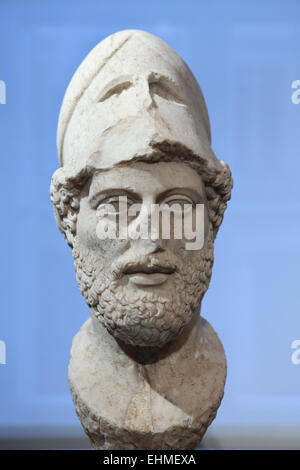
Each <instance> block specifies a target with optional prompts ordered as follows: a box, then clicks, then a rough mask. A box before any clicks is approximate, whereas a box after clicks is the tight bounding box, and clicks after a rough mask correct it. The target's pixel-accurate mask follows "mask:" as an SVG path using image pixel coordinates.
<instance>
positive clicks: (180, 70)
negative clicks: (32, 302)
mask: <svg viewBox="0 0 300 470" xmlns="http://www.w3.org/2000/svg"><path fill="white" fill-rule="evenodd" d="M58 153H59V160H60V164H61V167H60V168H59V169H58V170H57V171H56V172H55V173H54V175H53V178H52V182H51V200H52V202H53V204H54V210H55V217H56V221H57V225H58V227H59V229H60V230H61V231H62V232H63V234H64V236H65V238H66V240H67V242H68V244H69V245H70V246H71V248H72V251H73V258H74V262H75V263H74V266H75V270H76V275H77V281H78V284H79V287H80V290H81V292H82V294H83V295H84V297H85V300H86V302H87V304H88V306H89V308H90V311H91V315H92V316H93V317H94V318H95V319H98V320H99V322H101V323H102V324H103V325H104V326H105V327H106V328H107V330H108V331H109V332H110V333H111V334H112V335H113V336H114V337H115V338H116V339H118V340H121V341H123V342H124V343H126V344H131V345H135V346H154V347H162V346H164V345H165V344H166V343H168V342H169V341H171V340H173V339H174V338H176V337H177V336H178V335H179V334H180V333H181V331H182V330H183V329H184V327H185V326H186V325H187V324H188V323H189V322H190V321H191V319H192V318H193V316H195V315H198V314H199V307H200V304H201V300H202V298H203V295H204V294H205V292H206V290H207V288H208V286H209V281H210V278H211V272H212V266H213V249H214V239H215V237H216V234H217V232H218V229H219V226H220V224H221V222H222V219H223V215H224V211H225V209H226V203H227V201H228V200H229V199H230V192H231V188H232V179H231V174H230V170H229V168H228V166H227V165H226V164H225V163H223V162H221V161H220V160H218V159H217V158H216V156H215V155H214V153H213V151H212V149H211V146H210V126H209V119H208V114H207V110H206V106H205V102H204V99H203V96H202V93H201V90H200V88H199V86H198V84H197V82H196V80H195V78H194V76H193V75H192V72H191V71H190V70H189V68H188V67H187V65H186V64H185V63H184V62H183V60H182V59H181V58H180V57H179V56H178V55H177V54H176V53H175V52H174V51H173V50H172V49H171V48H170V47H169V46H167V45H166V44H165V43H164V42H163V41H161V40H160V39H158V38H156V37H155V36H152V35H150V34H148V33H144V32H142V31H122V32H120V33H116V34H114V35H113V36H110V37H109V38H107V39H105V40H104V41H103V42H101V43H100V44H98V46H96V47H95V49H93V51H92V52H91V53H90V54H89V55H88V57H87V58H86V59H85V60H84V62H83V63H82V64H81V66H80V67H79V69H78V70H77V72H76V73H75V75H74V77H73V79H72V81H71V83H70V85H69V88H68V90H67V92H66V95H65V98H64V101H63V105H62V109H61V113H60V118H59V124H58ZM120 197H123V198H124V197H126V206H125V211H126V214H128V218H127V222H126V224H127V227H128V228H129V227H133V226H134V227H137V226H142V225H143V223H144V222H145V221H149V220H150V215H151V213H152V211H153V207H154V206H153V205H155V204H156V205H159V206H161V205H162V204H164V207H171V208H172V204H174V203H176V204H178V205H179V207H184V205H185V204H188V205H189V207H191V217H192V219H193V220H194V219H195V214H196V206H197V204H198V205H199V204H200V205H202V207H203V208H204V211H203V219H202V221H203V223H202V226H201V229H202V230H203V245H201V247H200V248H199V249H187V240H186V238H185V236H183V237H181V238H176V237H175V236H174V232H173V231H172V227H171V231H170V236H169V237H168V238H164V237H163V236H162V233H161V224H159V225H158V231H156V232H155V233H153V232H151V230H149V234H148V237H143V238H141V237H139V238H132V237H128V236H127V237H125V238H118V237H114V238H113V237H107V238H102V239H101V238H100V237H99V233H98V229H99V223H100V224H101V223H103V221H104V220H105V222H106V223H110V222H109V220H110V219H109V217H110V215H109V214H108V215H106V216H105V218H104V219H103V218H102V221H101V220H100V219H99V210H101V208H103V207H104V206H105V205H107V204H110V207H111V206H113V207H115V208H116V214H117V219H114V223H116V221H117V224H120V212H122V211H121V209H120V204H119V201H120V199H119V198H120ZM134 204H138V205H139V206H138V207H139V210H138V211H136V212H135V213H130V208H131V207H133V205H134ZM122 210H123V211H124V208H123V209H122ZM175 216H176V215H175V213H174V214H173V215H172V217H173V218H172V217H171V219H170V220H171V221H172V224H174V220H175ZM194 226H195V224H194Z"/></svg>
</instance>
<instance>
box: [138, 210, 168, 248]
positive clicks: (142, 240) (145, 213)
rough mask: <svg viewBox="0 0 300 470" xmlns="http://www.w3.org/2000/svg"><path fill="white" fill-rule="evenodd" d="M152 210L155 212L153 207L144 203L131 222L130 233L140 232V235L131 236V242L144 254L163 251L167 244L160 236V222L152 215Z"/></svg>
mask: <svg viewBox="0 0 300 470" xmlns="http://www.w3.org/2000/svg"><path fill="white" fill-rule="evenodd" d="M153 211H154V212H155V208H153V207H152V205H151V204H150V203H148V204H144V206H143V207H142V209H141V211H140V213H139V215H138V217H137V218H136V219H135V221H134V222H132V224H131V230H132V232H131V233H139V234H141V233H142V235H141V236H134V237H133V240H134V243H133V244H134V245H135V246H136V248H137V249H141V250H142V251H143V253H144V254H151V253H158V252H161V251H164V250H165V249H166V245H167V240H166V239H163V237H162V230H161V226H160V223H159V221H157V220H156V218H155V217H153V214H152V212H153ZM152 217H153V218H152ZM157 222H158V223H157Z"/></svg>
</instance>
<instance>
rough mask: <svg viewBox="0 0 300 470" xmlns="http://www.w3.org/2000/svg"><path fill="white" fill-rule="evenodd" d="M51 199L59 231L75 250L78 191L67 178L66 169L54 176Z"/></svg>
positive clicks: (59, 170) (61, 169)
mask: <svg viewBox="0 0 300 470" xmlns="http://www.w3.org/2000/svg"><path fill="white" fill-rule="evenodd" d="M50 197H51V201H52V202H53V205H54V217H55V220H56V224H57V227H58V229H59V230H60V231H61V232H62V233H63V235H64V237H65V239H66V241H67V243H68V245H69V246H70V247H71V248H73V243H74V237H75V235H76V221H77V213H78V209H79V197H78V189H76V188H75V186H74V183H73V182H71V181H68V180H67V179H66V177H65V173H64V169H63V168H59V169H58V170H56V172H55V173H54V174H53V177H52V180H51V185H50Z"/></svg>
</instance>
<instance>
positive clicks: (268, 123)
mask: <svg viewBox="0 0 300 470" xmlns="http://www.w3.org/2000/svg"><path fill="white" fill-rule="evenodd" d="M0 22H1V27H0V79H1V80H4V81H5V82H6V86H7V97H6V99H7V103H6V105H0V142H1V147H0V149H1V150H0V152H1V184H0V188H1V201H2V204H3V205H2V210H1V276H2V279H1V312H0V339H1V340H3V341H5V343H6V347H7V364H6V365H0V427H8V426H13V427H24V426H25V427H29V426H56V427H59V426H75V427H78V429H79V428H80V424H79V421H78V419H77V417H76V415H75V411H74V408H73V404H72V401H71V397H70V393H69V390H68V384H67V366H68V360H69V351H70V347H71V341H72V338H73V336H74V334H75V333H76V332H77V331H78V329H79V328H80V326H81V324H82V323H83V322H84V321H85V320H86V319H87V318H88V309H87V306H86V304H85V302H84V299H83V298H82V297H81V294H80V292H79V290H78V287H77V284H76V281H75V274H74V270H73V264H72V258H71V250H70V249H69V248H68V247H67V245H66V243H65V242H64V240H63V237H62V235H61V234H60V233H59V232H58V230H57V227H56V224H55V221H54V217H53V213H52V205H51V203H50V200H49V184H50V179H51V176H52V173H53V172H54V171H55V169H56V168H57V167H58V162H57V152H56V125H57V119H58V113H59V109H60V105H61V101H62V98H63V95H64V92H65V89H66V87H67V85H68V83H69V81H70V79H71V77H72V75H73V73H74V72H75V70H76V68H77V67H78V65H79V64H80V62H81V61H82V60H83V58H84V57H85V56H86V54H87V53H88V52H89V51H90V50H91V48H92V47H94V46H95V45H96V44H97V43H98V42H99V41H101V40H102V39H104V38H105V37H106V36H108V35H109V34H112V33H113V32H116V31H118V30H122V29H133V28H134V29H142V30H145V31H149V32H151V33H153V34H156V35H158V36H160V37H161V38H162V39H164V40H165V41H166V42H167V43H168V44H169V45H170V46H172V47H173V48H174V49H175V50H176V51H177V52H178V53H179V54H180V55H181V56H182V57H183V58H184V59H185V61H186V62H187V63H188V64H189V66H190V68H191V69H192V71H193V72H194V74H195V76H196V77H197V79H198V81H199V83H200V86H201V88H202V90H203V93H204V96H205V99H206V102H207V106H208V111H209V115H210V119H211V127H212V139H213V149H214V151H215V153H216V155H217V156H218V157H219V158H220V159H222V160H225V161H226V162H228V163H229V165H230V167H231V170H232V173H233V177H234V181H235V187H234V190H233V194H232V201H231V202H230V203H229V207H228V210H227V212H226V214H225V219H224V223H223V225H222V227H221V229H220V232H219V235H218V238H217V241H216V251H215V266H214V271H213V278H212V282H211V285H210V288H209V291H208V293H207V295H206V297H205V299H204V302H203V306H202V314H203V316H204V317H205V318H207V319H208V320H209V321H210V322H211V324H212V325H213V326H214V328H215V330H216V331H217V332H218V334H219V336H220V338H221V340H222V342H223V345H224V348H225V351H226V354H227V358H228V379H227V384H226V389H225V396H224V400H223V402H222V405H221V407H220V409H219V412H218V416H217V418H216V420H215V422H214V426H215V427H216V426H221V427H222V426H223V427H224V428H226V427H227V428H230V429H233V430H234V429H235V428H237V427H241V426H242V427H245V429H246V428H247V429H249V428H250V427H251V426H260V425H261V426H271V427H274V428H276V429H279V432H280V429H282V427H284V426H293V427H294V428H295V429H298V431H297V432H298V434H299V435H300V431H299V429H300V365H298V366H296V365H293V364H292V362H291V355H292V352H293V350H292V349H291V343H292V341H294V340H295V339H300V296H299V291H300V285H299V281H300V237H299V229H300V197H299V170H300V154H299V129H300V128H299V124H300V104H299V105H295V104H293V103H292V101H291V95H292V92H293V90H292V88H291V84H292V82H293V81H294V80H297V79H300V2H299V1H292V0H289V1H276V0H274V1H258V0H257V1H253V0H252V1H250V0H249V1H243V2H241V1H233V0H232V1H216V0H210V1H196V0H195V1H191V0H186V1H185V2H182V1H176V0H172V1H163V0H160V1H156V0H152V1H147V2H146V1H130V0H127V1H126V2H125V1H116V0H110V1H102V0H101V1H99V0H97V1H96V0H95V1H94V0H85V1H84V2H83V1H81V0H80V1H62V0H59V1H58V0H51V1H50V0H49V1H48V0H45V1H43V0H42V1H41V0H40V1H33V0H27V1H16V0H11V1H3V0H1V1H0Z"/></svg>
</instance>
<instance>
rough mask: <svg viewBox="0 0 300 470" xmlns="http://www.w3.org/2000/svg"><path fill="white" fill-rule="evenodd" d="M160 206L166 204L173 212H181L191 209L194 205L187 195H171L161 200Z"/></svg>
mask: <svg viewBox="0 0 300 470" xmlns="http://www.w3.org/2000/svg"><path fill="white" fill-rule="evenodd" d="M161 204H162V206H164V205H165V206H167V207H169V208H170V209H172V211H174V212H177V211H178V212H183V211H187V210H191V209H192V208H193V207H194V205H195V204H194V201H193V200H192V199H191V198H189V197H188V196H184V195H172V196H169V197H167V198H166V199H164V200H163V201H162V203H161Z"/></svg>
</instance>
